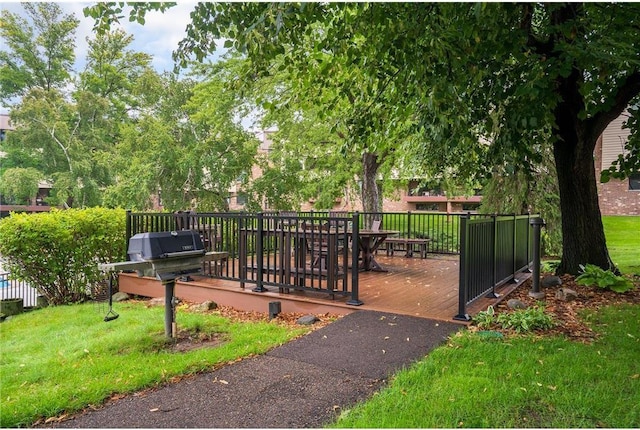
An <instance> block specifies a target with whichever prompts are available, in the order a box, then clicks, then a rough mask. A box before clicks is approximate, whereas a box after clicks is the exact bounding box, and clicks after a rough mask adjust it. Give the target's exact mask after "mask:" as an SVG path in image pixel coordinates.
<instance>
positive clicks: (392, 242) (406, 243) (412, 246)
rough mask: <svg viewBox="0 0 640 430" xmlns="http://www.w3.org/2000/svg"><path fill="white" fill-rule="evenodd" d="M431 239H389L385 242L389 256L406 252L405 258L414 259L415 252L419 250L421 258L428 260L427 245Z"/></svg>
mask: <svg viewBox="0 0 640 430" xmlns="http://www.w3.org/2000/svg"><path fill="white" fill-rule="evenodd" d="M430 241H431V239H421V238H407V237H388V238H387V239H386V240H385V241H384V245H385V246H386V250H387V255H393V253H394V251H404V252H405V257H413V252H414V251H415V250H416V248H417V249H418V251H419V252H420V258H427V245H428V244H429V242H430Z"/></svg>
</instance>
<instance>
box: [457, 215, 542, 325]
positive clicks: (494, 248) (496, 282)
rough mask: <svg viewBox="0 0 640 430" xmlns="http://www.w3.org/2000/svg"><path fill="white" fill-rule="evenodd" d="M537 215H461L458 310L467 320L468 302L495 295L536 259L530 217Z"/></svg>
mask: <svg viewBox="0 0 640 430" xmlns="http://www.w3.org/2000/svg"><path fill="white" fill-rule="evenodd" d="M537 217H538V215H510V216H504V215H493V216H487V217H475V218H471V217H462V218H461V219H460V246H461V251H462V252H461V253H460V278H459V299H458V314H457V315H456V316H455V317H454V318H455V319H461V320H468V319H469V316H468V315H467V313H466V306H467V305H468V304H469V303H471V302H472V301H474V300H475V299H477V298H479V297H481V296H482V295H487V296H489V297H496V296H495V289H496V288H497V287H499V286H501V285H503V284H504V283H506V282H510V281H513V282H517V274H518V273H521V272H522V271H524V270H529V268H530V265H531V263H532V259H533V243H534V242H533V228H532V227H531V223H530V221H531V219H532V218H537Z"/></svg>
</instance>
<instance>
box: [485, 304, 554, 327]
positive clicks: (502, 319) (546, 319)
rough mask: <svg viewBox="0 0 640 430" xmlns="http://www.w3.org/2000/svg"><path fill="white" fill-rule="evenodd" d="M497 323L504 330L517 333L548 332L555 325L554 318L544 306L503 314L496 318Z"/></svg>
mask: <svg viewBox="0 0 640 430" xmlns="http://www.w3.org/2000/svg"><path fill="white" fill-rule="evenodd" d="M496 323H498V324H500V326H501V327H502V328H503V329H511V330H514V331H515V332H516V333H525V332H529V331H535V330H548V329H550V328H552V327H553V326H554V325H555V322H554V321H553V317H552V316H551V315H550V314H548V313H546V312H545V311H544V307H542V306H531V307H529V308H527V309H518V310H516V311H513V312H506V313H501V314H500V315H498V317H497V318H496Z"/></svg>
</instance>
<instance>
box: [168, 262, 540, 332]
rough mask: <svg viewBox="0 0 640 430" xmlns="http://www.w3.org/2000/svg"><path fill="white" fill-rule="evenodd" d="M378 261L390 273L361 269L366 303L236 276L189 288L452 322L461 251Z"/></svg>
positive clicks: (481, 302)
mask: <svg viewBox="0 0 640 430" xmlns="http://www.w3.org/2000/svg"><path fill="white" fill-rule="evenodd" d="M376 260H377V261H378V262H379V263H380V264H381V265H382V267H383V268H384V269H386V270H387V272H359V299H360V300H361V301H362V302H364V304H363V305H361V306H357V307H355V306H349V305H347V304H346V302H347V301H348V300H349V299H350V296H342V295H338V294H336V295H334V296H331V295H329V294H326V293H317V292H311V291H296V290H293V289H291V290H290V292H289V293H282V292H279V291H278V288H277V287H268V289H269V291H268V292H267V293H252V292H251V290H252V288H253V285H251V284H247V285H246V286H245V289H244V290H243V289H242V288H241V287H240V283H239V282H237V281H229V280H221V279H212V278H208V277H200V276H194V278H195V280H194V281H193V282H189V283H188V284H189V288H191V289H193V288H197V287H198V286H200V287H201V288H202V290H203V291H202V292H200V293H198V298H199V299H201V300H202V299H205V298H206V297H208V296H211V298H210V300H216V299H215V294H216V293H215V290H219V291H224V292H225V294H227V295H228V294H230V293H231V294H232V293H234V292H236V293H241V294H237V296H238V299H237V304H236V305H235V306H240V307H241V306H242V303H243V301H247V300H248V298H247V294H255V295H265V296H268V297H269V300H281V301H287V300H305V301H307V302H311V303H316V304H317V305H319V306H320V305H321V306H322V309H324V310H325V311H326V309H331V308H332V307H335V309H336V310H340V311H341V313H344V312H351V311H354V310H364V309H368V310H377V311H383V312H392V313H398V314H404V315H413V316H417V317H422V318H433V319H439V320H446V321H452V319H453V317H454V316H456V315H458V277H459V273H458V271H459V258H458V256H457V255H433V254H429V257H428V258H426V259H422V258H419V257H416V256H414V257H411V258H407V257H405V256H404V255H398V254H396V255H394V256H386V255H384V254H380V253H379V254H378V255H377V256H376ZM529 276H530V275H529V274H524V276H519V278H520V280H521V281H523V280H525V279H527V278H528V277H529ZM515 286H516V285H515V284H507V285H505V286H504V287H502V288H500V289H499V290H498V291H497V292H498V293H499V294H500V295H501V297H504V295H505V294H506V293H508V292H509V291H510V290H512V289H513V288H514V287H515ZM185 288H186V286H185ZM180 290H181V288H180V285H178V286H177V290H176V294H177V295H179V294H180V293H179V292H180ZM498 300H499V299H487V298H479V299H477V300H476V301H474V302H473V303H472V304H470V305H469V306H467V309H466V312H467V313H468V314H470V315H473V314H475V313H477V312H478V311H480V310H483V309H486V307H487V306H488V305H490V304H494V303H496V302H497V301H498ZM338 308H340V309H338Z"/></svg>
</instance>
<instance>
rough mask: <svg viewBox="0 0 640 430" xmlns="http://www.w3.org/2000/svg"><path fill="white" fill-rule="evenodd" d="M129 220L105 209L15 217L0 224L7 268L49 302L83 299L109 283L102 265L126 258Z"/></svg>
mask: <svg viewBox="0 0 640 430" xmlns="http://www.w3.org/2000/svg"><path fill="white" fill-rule="evenodd" d="M125 220H126V217H125V212H124V211H123V210H113V209H102V208H93V209H82V210H80V209H69V210H65V211H58V210H53V211H51V212H48V213H38V214H17V213H13V214H11V216H10V217H8V218H5V219H3V220H2V221H1V222H0V255H2V257H3V259H4V262H3V265H4V266H5V268H6V269H8V270H9V271H11V272H12V274H13V275H14V276H15V277H16V278H17V279H20V280H23V281H26V282H27V283H29V284H30V285H31V286H33V287H34V288H36V289H37V290H38V292H39V293H40V294H41V295H43V296H45V297H46V298H47V299H48V300H49V303H51V304H63V303H74V302H80V301H84V300H86V299H87V298H88V297H89V296H90V295H91V293H92V291H95V289H97V288H98V287H99V285H100V283H101V282H102V281H103V280H104V279H105V275H104V274H103V273H102V272H101V271H100V270H98V263H107V262H112V261H120V260H122V259H123V258H124V257H125V252H126V243H125Z"/></svg>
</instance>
